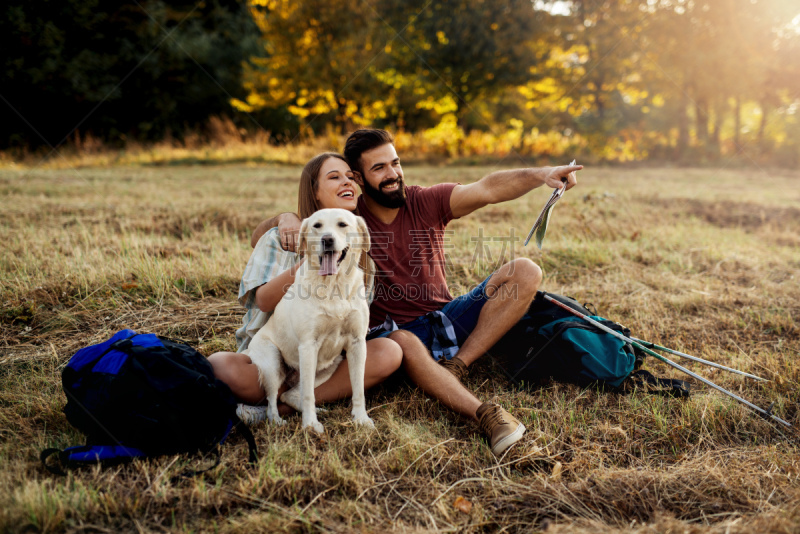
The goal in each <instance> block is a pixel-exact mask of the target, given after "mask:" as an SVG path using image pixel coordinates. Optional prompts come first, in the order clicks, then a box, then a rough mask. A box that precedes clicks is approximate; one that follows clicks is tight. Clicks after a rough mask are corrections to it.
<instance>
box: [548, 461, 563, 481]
mask: <svg viewBox="0 0 800 534" xmlns="http://www.w3.org/2000/svg"><path fill="white" fill-rule="evenodd" d="M563 468H564V466H563V465H561V462H556V465H554V466H553V472H552V473H551V474H550V478H552V479H553V480H558V479H560V478H561V470H562V469H563Z"/></svg>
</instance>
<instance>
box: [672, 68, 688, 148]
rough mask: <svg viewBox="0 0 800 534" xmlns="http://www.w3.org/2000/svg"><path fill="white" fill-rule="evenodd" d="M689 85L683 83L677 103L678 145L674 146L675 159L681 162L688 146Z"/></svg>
mask: <svg viewBox="0 0 800 534" xmlns="http://www.w3.org/2000/svg"><path fill="white" fill-rule="evenodd" d="M688 91H689V85H688V84H687V83H686V82H684V83H683V87H682V89H681V96H680V101H679V103H678V143H677V145H676V146H675V159H677V160H681V159H682V158H683V157H684V156H685V155H686V148H687V147H688V146H689V117H688V115H687V111H688V109H689V101H688V98H687V96H686V95H687V92H688Z"/></svg>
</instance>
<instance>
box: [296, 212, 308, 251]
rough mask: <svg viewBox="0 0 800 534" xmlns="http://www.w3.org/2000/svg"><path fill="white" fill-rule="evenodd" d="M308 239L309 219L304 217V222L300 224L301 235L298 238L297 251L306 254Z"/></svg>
mask: <svg viewBox="0 0 800 534" xmlns="http://www.w3.org/2000/svg"><path fill="white" fill-rule="evenodd" d="M307 241H308V219H303V222H302V223H301V224H300V235H299V237H298V240H297V253H298V254H303V255H304V256H307V254H306V242H307Z"/></svg>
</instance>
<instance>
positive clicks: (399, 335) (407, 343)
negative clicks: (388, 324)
mask: <svg viewBox="0 0 800 534" xmlns="http://www.w3.org/2000/svg"><path fill="white" fill-rule="evenodd" d="M388 338H389V339H391V340H392V341H394V342H396V343H397V344H398V345H400V348H401V349H402V351H403V364H404V365H407V364H408V363H409V362H417V361H421V360H423V359H431V356H430V353H428V348H427V347H426V346H425V345H423V343H422V341H420V339H419V338H418V337H417V336H416V335H415V334H413V333H411V332H409V331H408V330H395V331H394V332H392V333H391V334H389V336H388Z"/></svg>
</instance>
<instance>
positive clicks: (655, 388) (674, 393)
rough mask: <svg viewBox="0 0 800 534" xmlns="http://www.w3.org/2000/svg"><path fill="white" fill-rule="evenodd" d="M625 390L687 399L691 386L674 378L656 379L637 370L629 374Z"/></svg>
mask: <svg viewBox="0 0 800 534" xmlns="http://www.w3.org/2000/svg"><path fill="white" fill-rule="evenodd" d="M626 382H627V383H626V384H625V386H626V389H629V388H630V389H633V388H638V389H641V390H643V391H645V392H647V393H653V394H656V395H668V396H670V397H676V398H679V399H686V398H688V397H689V392H690V390H691V384H689V383H688V382H686V381H684V380H678V379H676V378H657V377H655V376H653V374H652V373H651V372H649V371H645V370H644V369H639V370H637V371H634V372H633V373H631V375H630V376H629V377H628V380H626Z"/></svg>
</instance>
